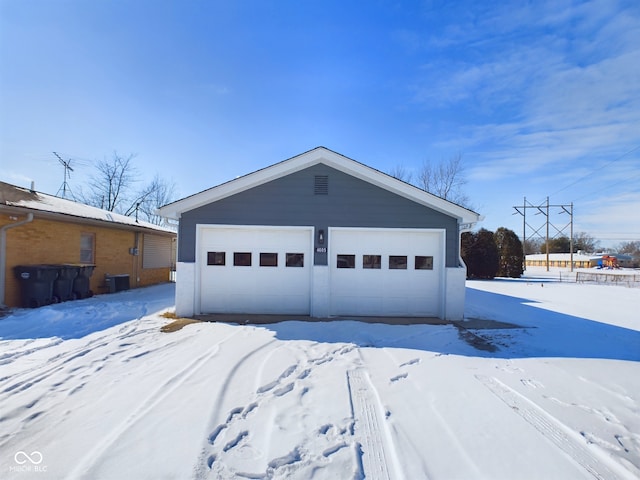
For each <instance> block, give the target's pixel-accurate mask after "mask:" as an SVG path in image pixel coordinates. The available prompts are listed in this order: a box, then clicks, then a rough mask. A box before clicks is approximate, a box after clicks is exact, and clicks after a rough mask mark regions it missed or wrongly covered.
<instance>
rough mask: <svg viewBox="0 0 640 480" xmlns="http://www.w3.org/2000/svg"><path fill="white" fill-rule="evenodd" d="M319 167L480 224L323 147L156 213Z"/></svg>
mask: <svg viewBox="0 0 640 480" xmlns="http://www.w3.org/2000/svg"><path fill="white" fill-rule="evenodd" d="M319 163H322V164H325V165H327V166H329V167H332V168H335V169H336V170H339V171H341V172H343V173H346V174H348V175H351V176H353V177H355V178H358V179H360V180H363V181H365V182H368V183H371V184H372V185H376V186H378V187H380V188H383V189H385V190H388V191H390V192H392V193H395V194H397V195H400V196H401V197H404V198H407V199H409V200H412V201H414V202H416V203H419V204H421V205H424V206H427V207H429V208H432V209H434V210H436V211H439V212H441V213H444V214H446V215H449V216H452V217H455V218H458V219H459V220H460V223H463V224H464V223H466V224H469V223H476V222H478V221H480V216H479V215H478V214H477V213H475V212H472V211H471V210H467V209H466V208H464V207H461V206H459V205H456V204H454V203H451V202H449V201H447V200H444V199H442V198H440V197H438V196H436V195H432V194H431V193H429V192H426V191H424V190H421V189H419V188H417V187H414V186H413V185H410V184H408V183H406V182H403V181H401V180H398V179H397V178H394V177H392V176H390V175H387V174H385V173H383V172H380V171H379V170H375V169H373V168H371V167H368V166H366V165H364V164H362V163H359V162H356V161H355V160H352V159H350V158H348V157H345V156H344V155H340V154H339V153H336V152H333V151H331V150H329V149H327V148H324V147H317V148H314V149H313V150H310V151H308V152H305V153H303V154H300V155H298V156H295V157H293V158H290V159H288V160H285V161H283V162H280V163H276V164H275V165H272V166H270V167H267V168H263V169H262V170H258V171H256V172H253V173H250V174H248V175H245V176H242V177H240V178H237V179H235V180H231V181H229V182H227V183H223V184H221V185H218V186H216V187H213V188H210V189H208V190H205V191H203V192H200V193H196V194H195V195H191V196H189V197H186V198H183V199H182V200H178V201H176V202H173V203H170V204H169V205H165V206H164V207H162V208H160V209H159V213H160V215H162V216H163V217H167V218H180V216H181V215H182V213H184V212H188V211H190V210H193V209H195V208H198V207H201V206H204V205H208V204H210V203H213V202H217V201H218V200H222V199H223V198H226V197H229V196H231V195H235V194H237V193H240V192H243V191H245V190H249V189H251V188H254V187H257V186H258V185H262V184H264V183H267V182H270V181H272V180H276V179H278V178H281V177H284V176H286V175H290V174H292V173H295V172H298V171H300V170H304V169H306V168H308V167H311V166H313V165H316V164H319Z"/></svg>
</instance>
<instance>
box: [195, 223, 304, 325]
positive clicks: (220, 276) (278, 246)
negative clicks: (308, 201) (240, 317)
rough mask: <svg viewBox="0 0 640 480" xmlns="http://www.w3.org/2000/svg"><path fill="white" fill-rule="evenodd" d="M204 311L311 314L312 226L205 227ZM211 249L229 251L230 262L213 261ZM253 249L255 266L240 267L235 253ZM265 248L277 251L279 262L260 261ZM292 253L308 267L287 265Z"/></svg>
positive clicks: (201, 261) (201, 259) (202, 259)
mask: <svg viewBox="0 0 640 480" xmlns="http://www.w3.org/2000/svg"><path fill="white" fill-rule="evenodd" d="M200 238H201V243H200V245H201V247H200V249H199V252H200V255H199V267H200V287H199V288H200V311H201V312H202V313H210V312H223V313H291V314H304V315H308V314H309V309H310V294H311V288H310V285H311V266H310V263H311V262H312V256H311V240H312V229H311V228H284V229H283V228H277V227H258V228H245V227H237V228H236V227H206V228H202V231H201V232H200ZM207 252H225V265H223V266H221V265H207ZM235 252H247V253H251V265H250V266H240V265H238V266H235V265H234V253H235ZM261 253H271V254H273V253H275V254H277V266H260V254H261ZM288 253H301V254H303V255H304V257H303V258H304V266H302V267H294V266H290V267H287V266H286V259H287V254H288Z"/></svg>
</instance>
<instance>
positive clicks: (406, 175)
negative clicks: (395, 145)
mask: <svg viewBox="0 0 640 480" xmlns="http://www.w3.org/2000/svg"><path fill="white" fill-rule="evenodd" d="M389 175H391V176H392V177H393V178H397V179H398V180H402V181H403V182H407V183H411V180H412V179H413V174H412V173H411V172H410V171H409V170H407V169H406V168H405V167H404V165H396V166H395V167H393V168H392V169H391V171H390V172H389Z"/></svg>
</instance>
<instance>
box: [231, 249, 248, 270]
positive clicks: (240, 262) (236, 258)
mask: <svg viewBox="0 0 640 480" xmlns="http://www.w3.org/2000/svg"><path fill="white" fill-rule="evenodd" d="M233 265H234V266H236V267H250V266H251V252H234V254H233Z"/></svg>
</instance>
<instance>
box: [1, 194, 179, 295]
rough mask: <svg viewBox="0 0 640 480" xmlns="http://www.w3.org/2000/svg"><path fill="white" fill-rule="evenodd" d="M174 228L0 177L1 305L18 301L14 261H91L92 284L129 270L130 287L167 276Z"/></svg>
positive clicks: (96, 286)
mask: <svg viewBox="0 0 640 480" xmlns="http://www.w3.org/2000/svg"><path fill="white" fill-rule="evenodd" d="M175 242H176V233H175V232H173V231H172V230H170V229H167V228H164V227H160V226H158V225H153V224H151V223H147V222H143V221H136V219H135V218H131V217H127V216H124V215H119V214H116V213H113V212H109V211H106V210H102V209H99V208H95V207H91V206H88V205H84V204H81V203H77V202H73V201H70V200H66V199H63V198H58V197H55V196H52V195H47V194H44V193H40V192H35V191H33V190H29V189H26V188H21V187H17V186H15V185H11V184H8V183H4V182H0V296H1V297H0V305H6V306H9V307H17V306H20V305H21V285H20V280H18V279H17V278H16V277H15V275H14V267H15V266H17V265H36V264H92V265H95V269H94V271H93V275H92V276H91V281H90V288H91V290H92V291H93V292H95V293H96V294H98V293H106V291H107V289H106V282H105V278H106V277H105V276H106V275H107V274H108V275H122V276H126V275H128V276H129V286H130V288H136V287H143V286H148V285H152V284H156V283H162V282H168V281H169V279H170V274H171V271H172V270H173V269H174V265H175Z"/></svg>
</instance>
